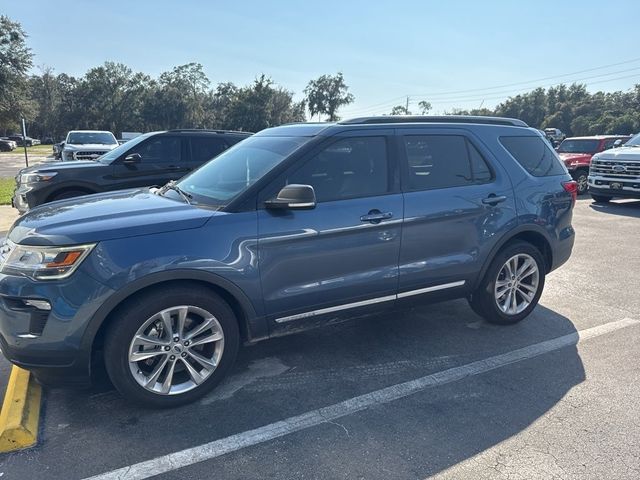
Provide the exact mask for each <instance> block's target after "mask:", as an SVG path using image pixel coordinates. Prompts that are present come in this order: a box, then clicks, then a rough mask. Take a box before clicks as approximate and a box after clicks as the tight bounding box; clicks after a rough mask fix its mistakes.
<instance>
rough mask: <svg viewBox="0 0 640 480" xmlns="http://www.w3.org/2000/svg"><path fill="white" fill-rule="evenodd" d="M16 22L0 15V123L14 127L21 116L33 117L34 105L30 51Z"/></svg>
mask: <svg viewBox="0 0 640 480" xmlns="http://www.w3.org/2000/svg"><path fill="white" fill-rule="evenodd" d="M26 38H27V34H26V33H25V32H24V30H23V29H22V26H21V25H20V24H19V23H18V22H13V21H11V19H9V17H7V16H5V15H0V126H4V127H5V129H7V128H14V129H15V128H16V127H17V126H18V125H19V121H20V117H25V118H26V119H28V120H30V119H32V118H33V117H34V116H35V114H36V104H35V102H33V101H31V100H30V99H29V95H28V91H29V90H28V78H27V71H28V70H29V69H30V68H31V66H32V59H33V54H32V53H31V49H30V48H29V47H27V43H26Z"/></svg>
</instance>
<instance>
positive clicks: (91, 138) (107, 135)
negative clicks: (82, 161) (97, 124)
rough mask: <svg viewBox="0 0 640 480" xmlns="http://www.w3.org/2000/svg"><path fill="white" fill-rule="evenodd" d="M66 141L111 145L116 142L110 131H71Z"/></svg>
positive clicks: (80, 143) (76, 143)
mask: <svg viewBox="0 0 640 480" xmlns="http://www.w3.org/2000/svg"><path fill="white" fill-rule="evenodd" d="M67 143H68V144H70V145H87V144H90V143H96V144H100V145H113V144H114V143H118V142H117V141H116V137H114V136H113V133H111V132H71V133H69V138H67Z"/></svg>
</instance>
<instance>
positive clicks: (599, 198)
mask: <svg viewBox="0 0 640 480" xmlns="http://www.w3.org/2000/svg"><path fill="white" fill-rule="evenodd" d="M591 198H593V201H594V202H596V203H609V202H610V201H611V197H607V196H606V195H595V194H593V193H592V194H591Z"/></svg>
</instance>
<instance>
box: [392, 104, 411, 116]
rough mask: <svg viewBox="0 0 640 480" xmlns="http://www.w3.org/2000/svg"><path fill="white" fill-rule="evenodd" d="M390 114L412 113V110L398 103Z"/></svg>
mask: <svg viewBox="0 0 640 480" xmlns="http://www.w3.org/2000/svg"><path fill="white" fill-rule="evenodd" d="M389 115H411V112H410V111H409V110H408V109H407V107H406V106H404V105H396V106H395V107H393V108H392V109H391V113H390V114H389Z"/></svg>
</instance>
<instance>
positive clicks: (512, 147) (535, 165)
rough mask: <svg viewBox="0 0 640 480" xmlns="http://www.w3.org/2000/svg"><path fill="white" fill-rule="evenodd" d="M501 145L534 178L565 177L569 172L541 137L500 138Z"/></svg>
mask: <svg viewBox="0 0 640 480" xmlns="http://www.w3.org/2000/svg"><path fill="white" fill-rule="evenodd" d="M500 143H501V144H502V146H503V147H504V148H505V149H506V150H507V151H508V152H509V153H510V154H511V156H512V157H513V158H514V159H515V161H516V162H518V163H519V164H520V165H521V166H522V168H524V169H525V170H526V171H527V172H529V173H530V174H531V175H533V176H534V177H550V176H554V175H565V174H566V173H567V170H566V169H565V167H564V165H563V164H562V162H560V160H559V159H558V157H557V156H556V154H555V152H553V151H552V150H551V149H550V148H549V146H548V145H547V143H546V142H545V141H544V140H542V138H540V137H533V136H527V137H500Z"/></svg>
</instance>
